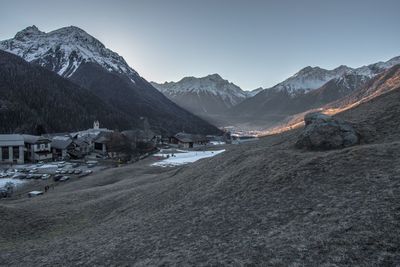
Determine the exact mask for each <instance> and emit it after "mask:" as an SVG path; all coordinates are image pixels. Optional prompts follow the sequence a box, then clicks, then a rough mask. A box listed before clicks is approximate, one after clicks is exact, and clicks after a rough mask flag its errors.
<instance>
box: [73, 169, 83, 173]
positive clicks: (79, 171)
mask: <svg viewBox="0 0 400 267" xmlns="http://www.w3.org/2000/svg"><path fill="white" fill-rule="evenodd" d="M81 173H82V170H81V169H76V170H75V171H74V174H81Z"/></svg>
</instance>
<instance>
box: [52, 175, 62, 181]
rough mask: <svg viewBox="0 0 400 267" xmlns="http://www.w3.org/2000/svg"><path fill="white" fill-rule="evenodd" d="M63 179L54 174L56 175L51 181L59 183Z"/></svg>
mask: <svg viewBox="0 0 400 267" xmlns="http://www.w3.org/2000/svg"><path fill="white" fill-rule="evenodd" d="M62 177H63V175H60V174H56V175H54V177H53V181H54V182H58V181H60V179H61V178H62Z"/></svg>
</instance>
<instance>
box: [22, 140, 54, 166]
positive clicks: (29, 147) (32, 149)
mask: <svg viewBox="0 0 400 267" xmlns="http://www.w3.org/2000/svg"><path fill="white" fill-rule="evenodd" d="M22 137H23V141H24V143H25V159H26V160H29V161H31V162H37V161H48V160H52V159H53V154H52V151H51V140H50V139H49V138H46V137H44V136H36V135H28V134H24V135H22Z"/></svg>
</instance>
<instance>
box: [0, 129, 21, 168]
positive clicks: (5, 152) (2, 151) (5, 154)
mask: <svg viewBox="0 0 400 267" xmlns="http://www.w3.org/2000/svg"><path fill="white" fill-rule="evenodd" d="M0 163H18V164H23V163H24V138H23V137H22V135H20V134H0Z"/></svg>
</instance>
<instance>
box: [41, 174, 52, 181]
mask: <svg viewBox="0 0 400 267" xmlns="http://www.w3.org/2000/svg"><path fill="white" fill-rule="evenodd" d="M49 178H50V174H47V173H46V174H43V175H42V180H47V179H49Z"/></svg>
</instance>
